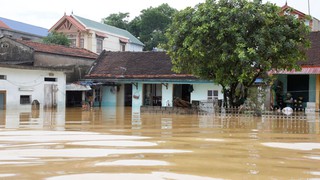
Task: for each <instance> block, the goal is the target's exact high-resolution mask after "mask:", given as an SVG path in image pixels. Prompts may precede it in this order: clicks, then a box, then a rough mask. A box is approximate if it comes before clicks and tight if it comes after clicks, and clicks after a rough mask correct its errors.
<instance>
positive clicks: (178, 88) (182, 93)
mask: <svg viewBox="0 0 320 180" xmlns="http://www.w3.org/2000/svg"><path fill="white" fill-rule="evenodd" d="M192 91H193V86H192V85H190V84H174V85H173V99H176V98H180V99H182V100H184V101H187V102H190V98H191V92H192Z"/></svg>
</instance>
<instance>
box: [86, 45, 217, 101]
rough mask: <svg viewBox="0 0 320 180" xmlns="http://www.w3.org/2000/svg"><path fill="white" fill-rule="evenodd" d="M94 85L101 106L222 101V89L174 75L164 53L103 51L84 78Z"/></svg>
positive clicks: (192, 78)
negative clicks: (176, 100)
mask: <svg viewBox="0 0 320 180" xmlns="http://www.w3.org/2000/svg"><path fill="white" fill-rule="evenodd" d="M85 79H86V83H88V84H91V85H95V84H97V85H96V86H93V88H94V89H95V92H96V93H95V95H96V96H95V98H94V99H95V101H96V103H98V102H100V104H101V105H102V106H132V107H141V106H165V107H172V106H173V103H174V100H175V99H176V98H180V99H182V100H184V101H187V102H190V103H191V102H192V101H203V100H205V101H207V100H209V101H210V100H213V99H223V95H222V93H221V90H222V88H221V86H220V85H218V84H215V83H214V82H212V81H207V80H202V79H199V78H197V77H195V76H193V75H191V74H184V73H175V72H173V71H172V63H171V59H170V57H169V56H168V55H167V54H166V53H165V52H112V51H103V52H102V53H101V54H100V56H99V57H98V58H97V60H96V62H95V63H94V64H93V66H92V68H91V69H90V71H89V72H88V74H87V75H86V76H85Z"/></svg>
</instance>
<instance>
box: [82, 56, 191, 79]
mask: <svg viewBox="0 0 320 180" xmlns="http://www.w3.org/2000/svg"><path fill="white" fill-rule="evenodd" d="M85 77H86V79H90V78H93V79H101V78H102V79H119V80H120V79H168V80H170V79H181V80H194V79H197V78H196V77H195V76H193V75H191V74H187V73H176V72H173V71H172V62H171V58H170V56H169V55H167V54H166V52H163V51H162V52H154V51H142V52H131V51H124V52H121V51H118V52H116V51H105V50H104V51H102V53H101V54H100V56H99V57H98V58H97V60H96V61H95V63H94V65H93V66H92V68H91V69H90V71H89V73H88V74H87V75H86V76H85Z"/></svg>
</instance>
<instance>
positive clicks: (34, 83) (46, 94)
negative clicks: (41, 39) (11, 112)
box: [0, 64, 67, 110]
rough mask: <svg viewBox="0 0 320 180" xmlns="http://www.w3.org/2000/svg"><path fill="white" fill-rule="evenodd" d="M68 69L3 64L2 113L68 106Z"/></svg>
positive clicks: (0, 72)
mask: <svg viewBox="0 0 320 180" xmlns="http://www.w3.org/2000/svg"><path fill="white" fill-rule="evenodd" d="M65 72H67V70H66V69H58V68H44V67H34V66H21V65H10V64H0V110H1V109H25V108H26V109H28V110H30V109H31V106H32V104H36V105H37V104H38V105H39V108H40V106H41V107H44V108H52V107H54V108H56V107H65V91H66V73H65Z"/></svg>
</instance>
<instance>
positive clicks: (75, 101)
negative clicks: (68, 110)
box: [66, 91, 82, 107]
mask: <svg viewBox="0 0 320 180" xmlns="http://www.w3.org/2000/svg"><path fill="white" fill-rule="evenodd" d="M66 99H67V102H66V106H67V107H81V105H82V91H67V94H66Z"/></svg>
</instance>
